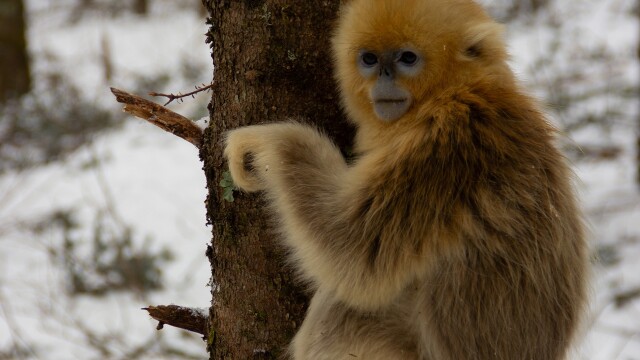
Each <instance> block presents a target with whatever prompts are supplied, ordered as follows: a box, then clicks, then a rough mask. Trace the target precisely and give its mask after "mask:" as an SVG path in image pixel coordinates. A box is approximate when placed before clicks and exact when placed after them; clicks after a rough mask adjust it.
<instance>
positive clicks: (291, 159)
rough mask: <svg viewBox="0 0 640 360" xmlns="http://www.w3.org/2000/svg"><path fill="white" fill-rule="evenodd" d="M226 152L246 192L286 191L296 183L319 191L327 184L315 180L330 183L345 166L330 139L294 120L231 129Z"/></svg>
mask: <svg viewBox="0 0 640 360" xmlns="http://www.w3.org/2000/svg"><path fill="white" fill-rule="evenodd" d="M224 154H225V156H226V158H227V160H228V162H229V170H230V172H231V177H232V178H233V181H234V182H235V184H236V186H238V187H239V188H240V189H241V190H244V191H247V192H253V191H261V190H269V191H270V192H272V193H275V194H283V193H287V192H289V190H288V189H290V188H291V187H292V186H295V185H296V184H297V183H300V184H305V185H304V186H307V187H308V186H312V187H313V188H315V189H317V190H318V191H320V189H321V188H326V186H322V185H318V186H313V184H314V183H317V182H320V183H321V184H325V185H327V182H328V181H330V180H328V179H333V178H335V176H336V175H337V174H339V173H342V172H344V171H345V170H346V163H345V161H344V159H343V158H342V156H341V155H340V151H339V150H338V148H337V147H336V146H335V145H334V144H333V143H332V142H331V140H329V139H328V138H327V137H326V136H324V135H322V134H321V133H319V132H318V131H317V130H316V129H314V128H312V127H310V126H306V125H302V124H298V123H294V122H285V123H277V124H267V125H255V126H247V127H243V128H239V129H235V130H232V131H230V132H229V133H228V134H227V139H226V148H225V151H224ZM307 195H311V194H307ZM325 195H326V194H325ZM276 196H277V195H276Z"/></svg>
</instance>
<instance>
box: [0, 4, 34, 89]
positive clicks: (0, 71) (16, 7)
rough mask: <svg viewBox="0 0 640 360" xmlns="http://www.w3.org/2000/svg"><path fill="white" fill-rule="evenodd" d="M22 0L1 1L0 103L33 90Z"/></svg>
mask: <svg viewBox="0 0 640 360" xmlns="http://www.w3.org/2000/svg"><path fill="white" fill-rule="evenodd" d="M25 29H26V25H25V18H24V6H23V3H22V0H3V1H1V2H0V102H2V101H4V100H7V99H9V98H13V97H17V96H20V95H22V94H24V93H26V92H27V91H29V87H30V83H31V78H30V73H29V58H28V56H27V41H26V37H25Z"/></svg>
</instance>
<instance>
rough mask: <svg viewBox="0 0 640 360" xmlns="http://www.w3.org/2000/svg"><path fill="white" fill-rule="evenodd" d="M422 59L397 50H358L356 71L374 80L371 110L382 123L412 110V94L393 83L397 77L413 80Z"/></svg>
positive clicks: (410, 52) (410, 53)
mask: <svg viewBox="0 0 640 360" xmlns="http://www.w3.org/2000/svg"><path fill="white" fill-rule="evenodd" d="M423 64H424V60H423V59H422V57H421V56H420V55H418V54H417V53H416V52H415V51H413V50H410V49H399V50H393V51H386V52H383V53H376V52H374V51H368V50H361V51H360V53H359V54H358V70H359V71H360V74H361V75H362V76H364V77H365V78H372V77H375V78H377V80H376V84H375V85H374V86H373V88H372V89H371V92H370V93H369V96H370V98H371V101H372V103H373V110H374V112H375V114H376V116H378V118H380V120H382V121H387V122H391V121H394V120H397V119H399V118H400V117H402V115H404V114H405V113H406V112H407V110H409V108H410V107H411V104H412V102H413V98H412V96H411V93H410V92H409V91H408V90H406V89H404V88H402V87H401V86H400V85H399V84H397V83H396V78H397V77H399V76H400V77H414V76H417V75H418V74H419V73H420V70H422V67H423Z"/></svg>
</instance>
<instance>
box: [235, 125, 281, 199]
mask: <svg viewBox="0 0 640 360" xmlns="http://www.w3.org/2000/svg"><path fill="white" fill-rule="evenodd" d="M267 127H268V125H258V126H247V127H242V128H239V129H235V130H232V131H230V132H228V133H227V137H226V146H225V149H224V156H225V157H226V158H227V162H228V163H229V172H231V177H232V178H233V182H234V183H235V185H236V186H237V187H238V188H240V190H243V191H246V192H254V191H260V190H264V188H265V182H264V181H263V180H262V179H261V178H260V177H259V176H258V171H257V169H256V168H255V166H256V164H255V162H254V159H255V157H256V155H257V154H259V153H262V152H264V151H265V146H266V142H267V141H269V140H270V139H267V137H268V136H266V135H267V133H268V131H265V130H266V128H267Z"/></svg>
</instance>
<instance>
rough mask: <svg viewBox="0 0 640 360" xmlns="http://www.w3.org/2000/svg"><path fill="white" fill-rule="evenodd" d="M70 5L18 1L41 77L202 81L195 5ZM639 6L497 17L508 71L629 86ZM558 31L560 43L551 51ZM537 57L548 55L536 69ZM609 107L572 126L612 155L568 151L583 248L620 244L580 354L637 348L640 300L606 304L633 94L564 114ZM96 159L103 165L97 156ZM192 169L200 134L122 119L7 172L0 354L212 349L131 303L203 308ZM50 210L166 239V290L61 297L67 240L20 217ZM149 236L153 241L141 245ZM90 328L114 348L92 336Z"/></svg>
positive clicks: (630, 220) (86, 89)
mask: <svg viewBox="0 0 640 360" xmlns="http://www.w3.org/2000/svg"><path fill="white" fill-rule="evenodd" d="M487 2H489V1H488V0H487V1H485V3H487ZM72 4H75V2H72V1H58V2H55V5H52V2H50V1H46V0H28V1H27V8H28V11H29V14H30V21H31V28H30V30H29V43H30V50H31V52H32V54H34V56H33V59H34V71H35V73H36V74H38V73H44V72H47V71H51V70H52V68H55V69H57V70H59V71H61V72H63V73H64V74H67V75H68V76H69V77H70V78H71V79H73V81H74V83H75V84H76V85H78V86H81V87H82V89H83V96H84V97H85V98H86V99H88V100H89V101H94V102H96V103H99V104H101V106H104V107H105V108H108V109H110V110H112V111H113V112H119V111H120V108H121V107H120V105H119V104H116V103H115V100H114V99H113V96H112V95H111V94H110V92H109V86H116V87H119V88H122V89H125V90H131V88H132V87H135V86H136V85H137V84H138V82H136V81H137V80H139V79H144V78H153V77H155V76H158V75H159V74H162V73H167V74H169V79H168V82H167V83H166V84H164V85H163V88H162V89H159V88H151V89H143V90H144V91H164V92H177V91H185V90H187V91H188V90H190V89H192V88H193V86H194V85H199V84H201V83H208V82H209V81H210V80H211V74H212V71H211V58H210V54H209V49H208V46H207V45H206V44H205V43H204V36H203V34H204V33H205V32H206V30H207V29H206V26H205V24H204V19H203V18H201V17H199V16H198V15H197V14H196V12H195V11H193V10H190V9H186V10H185V9H182V8H180V6H179V5H176V4H173V3H172V2H169V1H164V0H157V1H156V2H153V3H152V4H155V5H154V6H153V7H152V10H151V14H150V15H149V16H147V17H144V18H139V17H135V16H133V15H124V14H123V15H120V16H117V17H106V18H105V17H101V16H99V15H98V14H93V15H91V14H90V16H89V17H88V18H83V19H81V20H80V21H78V22H77V23H74V24H69V25H67V24H66V23H67V22H68V17H69V8H70V6H71V5H72ZM633 4H634V1H631V0H607V1H598V0H580V1H563V0H552V1H551V7H550V9H549V10H545V11H546V12H545V11H543V12H542V13H541V14H538V15H536V16H534V17H530V18H526V19H518V20H516V21H514V22H512V23H509V24H506V25H507V32H506V34H507V39H508V42H509V45H510V52H511V54H512V60H511V63H512V65H513V66H514V69H515V71H516V73H517V74H519V76H520V77H521V78H522V79H523V82H524V83H525V84H526V86H527V87H530V88H531V89H532V91H534V92H535V94H536V95H537V96H539V97H540V98H544V97H545V94H546V91H548V88H549V86H550V83H551V81H552V79H553V77H554V74H557V73H558V72H560V73H564V72H571V71H578V72H581V73H583V74H584V79H583V81H581V82H579V84H578V85H577V90H580V89H581V87H588V86H592V85H594V84H596V85H599V84H602V85H607V86H610V87H611V88H612V89H615V88H616V87H618V86H621V85H623V84H629V83H630V84H631V85H633V86H637V85H638V83H637V79H638V78H639V76H640V74H639V73H638V68H639V67H638V64H637V60H636V59H635V52H636V45H637V43H638V38H637V37H638V33H639V32H638V24H637V22H636V21H635V19H634V18H633V13H632V11H631V9H632V6H633ZM550 17H551V18H556V19H558V21H557V22H556V25H555V27H553V26H550V25H549V18H550ZM554 42H557V43H558V44H559V45H558V46H559V47H558V48H557V49H556V50H554V51H553V52H551V50H550V49H551V48H552V47H551V46H552V44H553V43H554ZM103 43H107V44H108V48H109V53H110V54H111V61H112V65H113V68H114V77H113V78H112V80H111V82H110V83H108V84H107V83H106V82H105V80H104V76H103V68H102V65H101V64H100V61H101V58H102V54H103V52H104V46H103V45H102V44H103ZM598 49H601V50H602V52H603V53H605V52H607V53H611V54H614V56H613V58H607V59H604V60H600V61H593V60H589V59H587V58H585V54H587V53H588V52H589V51H594V50H598ZM541 58H543V59H547V60H548V61H549V64H548V65H545V66H542V67H540V65H539V64H538V62H539V60H540V59H541ZM47 59H48V60H47ZM185 64H188V65H189V66H191V67H194V68H195V69H198V71H199V73H200V74H201V76H200V77H199V78H198V79H196V80H194V79H185V76H184V74H183V73H184V72H183V70H182V69H183V68H184V66H185ZM578 66H579V68H577V67H578ZM207 98H208V96H207V95H200V96H198V97H196V99H195V100H193V99H190V98H189V99H187V100H186V101H185V102H184V103H182V104H172V105H170V106H171V107H172V109H174V110H175V111H177V112H179V113H182V114H185V115H186V116H188V117H190V118H194V119H198V118H201V121H198V122H197V124H199V126H206V123H207V121H208V119H206V118H203V117H204V116H205V115H206V101H207ZM158 101H162V100H158ZM612 107H613V108H619V109H620V110H621V111H622V115H621V116H620V117H618V118H616V119H615V120H612V122H611V124H609V125H610V126H609V127H608V128H607V129H603V128H601V127H587V128H585V129H582V130H580V131H578V132H575V133H571V134H569V136H571V137H572V140H571V141H575V142H576V143H578V144H584V143H588V144H615V145H617V146H620V147H621V149H622V155H621V156H620V157H618V158H616V159H615V160H611V161H593V160H580V161H574V164H575V172H576V174H577V176H578V178H579V182H578V184H577V187H578V192H579V194H580V198H581V201H582V204H583V207H584V209H585V212H586V214H587V217H588V221H589V223H590V229H591V236H590V238H591V243H592V246H593V248H594V249H598V248H601V247H602V246H605V245H608V246H614V247H615V249H616V250H617V257H618V261H617V263H615V264H613V265H609V266H605V264H603V263H595V264H594V270H593V272H594V274H593V277H594V283H593V290H592V293H593V301H592V311H591V314H590V317H589V319H588V321H587V322H586V324H585V331H584V336H583V340H582V341H581V342H580V344H578V345H577V348H576V350H575V356H574V357H575V359H590V360H615V359H625V360H627V359H631V360H638V359H640V300H635V301H633V302H631V303H629V304H627V305H626V306H624V307H620V308H617V307H616V306H615V305H614V302H613V300H612V299H613V296H614V295H615V294H618V293H620V292H622V291H626V290H631V289H635V288H638V287H640V262H638V261H637V259H639V258H640V194H639V192H638V186H637V185H636V184H635V183H634V179H635V176H636V173H635V168H636V164H635V161H634V156H635V148H634V142H635V135H636V133H635V132H636V131H637V127H636V125H635V122H636V121H637V119H638V114H637V110H638V109H637V103H636V102H635V101H629V100H627V101H623V102H620V101H618V100H616V99H614V97H613V95H611V96H608V95H606V96H603V97H598V98H594V99H593V100H591V101H589V102H588V103H585V104H583V105H582V106H580V107H579V108H577V109H573V110H571V111H570V112H568V113H565V114H564V115H562V116H565V117H567V116H573V114H578V113H581V112H584V111H587V110H589V111H591V110H593V109H596V110H599V111H605V110H607V109H610V108H612ZM283 116H286V114H283ZM556 120H562V119H556ZM96 160H98V161H97V165H95V166H94V165H92V164H95V163H96ZM201 168H202V164H201V163H200V162H199V160H198V153H197V149H196V148H195V147H194V146H193V145H191V144H189V143H187V142H185V141H184V140H181V139H179V138H177V137H174V136H172V135H169V134H167V133H165V132H163V131H161V130H158V129H156V128H154V127H153V126H151V125H149V124H147V123H145V122H143V121H139V120H134V119H128V120H126V123H125V126H124V127H122V128H120V129H117V130H114V131H110V132H107V133H103V134H101V135H100V136H98V137H97V138H96V139H95V140H94V141H93V142H92V143H91V144H89V145H88V146H86V147H84V148H82V149H80V150H78V151H76V152H75V153H74V154H73V155H72V156H71V157H70V158H68V159H67V160H65V161H63V162H58V163H54V164H51V165H47V166H43V167H40V168H35V169H32V170H29V171H23V172H14V173H6V174H4V175H1V176H0V357H2V354H3V352H4V351H6V350H7V349H9V348H10V347H12V346H18V347H20V348H23V349H25V351H24V353H23V354H22V355H19V356H17V358H46V359H101V358H128V356H129V354H128V352H130V351H131V350H132V349H133V348H134V347H135V346H143V347H144V348H147V349H148V350H149V353H147V354H145V355H144V356H142V357H141V358H148V359H158V358H163V356H162V355H161V354H162V353H163V350H162V349H163V348H162V346H163V345H162V344H165V345H166V344H168V345H169V346H172V347H175V348H178V349H180V350H181V351H184V352H186V353H188V354H190V355H193V356H195V357H196V358H198V357H199V358H206V356H207V355H206V352H205V343H204V342H202V341H201V339H200V338H198V337H197V336H195V335H193V336H186V335H184V333H183V332H181V331H178V330H176V329H172V328H170V327H165V329H164V330H162V331H160V332H156V331H155V330H154V328H155V323H154V322H153V321H152V320H150V319H149V318H148V316H147V315H146V313H145V312H144V311H142V310H140V309H141V308H142V307H145V306H148V305H162V304H171V303H175V304H179V305H181V306H190V307H200V308H202V309H201V310H199V311H202V312H204V313H206V312H208V310H207V309H208V306H209V302H210V289H209V288H208V287H207V283H208V281H209V275H210V274H209V264H208V261H207V259H206V257H205V255H204V252H205V249H206V244H207V243H208V242H209V240H210V229H209V228H208V227H207V226H206V225H205V223H206V220H205V206H204V200H205V197H206V188H205V178H204V174H203V172H202V170H201ZM56 209H76V210H77V216H78V219H77V220H78V221H79V223H80V224H83V226H81V227H80V228H79V229H75V230H74V231H75V232H77V233H79V234H80V233H81V234H83V235H84V236H85V237H86V236H88V234H90V233H91V230H92V226H93V224H94V223H95V221H96V211H110V212H112V213H113V214H115V216H114V217H115V218H116V220H119V221H123V222H125V223H127V224H130V225H132V226H134V235H133V241H134V243H135V246H137V247H141V246H148V247H150V248H152V249H153V250H154V251H160V250H161V249H163V248H168V249H170V251H171V252H172V253H173V255H174V257H175V260H174V261H171V262H168V263H166V266H165V270H164V272H163V275H164V277H163V280H164V281H165V287H164V289H163V290H160V291H154V292H151V293H148V294H146V295H140V294H133V293H124V292H122V293H112V294H109V295H107V296H105V297H92V296H84V295H83V296H75V297H70V296H66V293H65V290H64V286H65V274H64V271H63V269H62V268H61V266H60V263H59V261H56V260H55V257H52V256H51V254H50V251H51V249H52V248H55V247H57V246H60V244H61V241H62V239H61V238H60V234H59V233H57V232H53V231H45V232H43V233H42V234H38V235H37V236H34V234H33V233H31V232H28V231H25V230H24V227H23V226H21V225H22V224H29V223H31V222H33V221H35V220H37V219H39V218H41V217H42V216H44V215H46V214H49V213H50V212H51V211H53V210H56ZM96 209H98V210H96ZM147 238H150V239H153V241H152V242H145V239H147ZM80 251H88V250H87V249H84V248H81V249H80ZM82 329H85V330H82ZM91 336H94V339H91ZM95 339H100V340H98V342H100V341H102V342H103V344H102V345H104V347H105V348H107V349H108V352H110V353H104V352H101V350H100V348H99V347H98V346H90V345H88V344H89V343H91V341H94V342H95V341H96V340H95ZM165 358H176V357H172V355H166V356H165Z"/></svg>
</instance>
